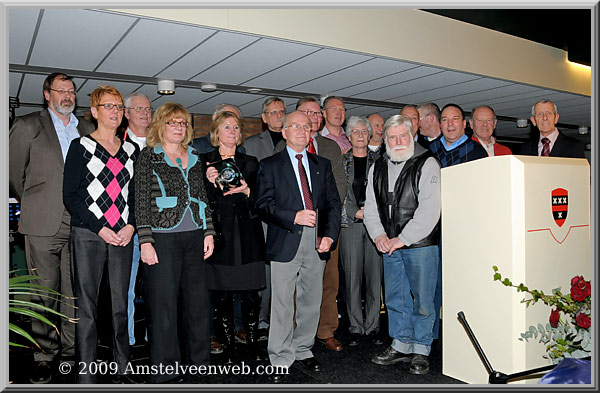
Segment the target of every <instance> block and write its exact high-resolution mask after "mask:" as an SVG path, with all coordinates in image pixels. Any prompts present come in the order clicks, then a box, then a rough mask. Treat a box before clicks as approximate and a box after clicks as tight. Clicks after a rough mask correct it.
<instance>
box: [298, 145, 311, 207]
mask: <svg viewBox="0 0 600 393" xmlns="http://www.w3.org/2000/svg"><path fill="white" fill-rule="evenodd" d="M296 158H297V159H298V173H299V174H300V184H301V185H302V195H304V207H305V208H306V210H312V209H313V203H312V196H311V195H310V188H309V187H308V177H307V176H306V170H304V165H302V154H296Z"/></svg>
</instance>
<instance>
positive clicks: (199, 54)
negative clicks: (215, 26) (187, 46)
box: [157, 31, 259, 80]
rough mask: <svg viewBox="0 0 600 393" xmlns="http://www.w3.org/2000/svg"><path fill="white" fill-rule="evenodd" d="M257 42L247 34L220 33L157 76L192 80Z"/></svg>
mask: <svg viewBox="0 0 600 393" xmlns="http://www.w3.org/2000/svg"><path fill="white" fill-rule="evenodd" d="M257 40H259V38H256V37H252V36H249V35H246V34H237V33H229V32H225V31H219V32H217V33H216V34H214V35H213V36H211V37H210V38H208V39H207V40H206V41H205V42H203V43H202V44H201V45H200V46H198V47H197V48H195V49H194V50H192V51H191V52H190V53H188V54H187V56H185V57H184V58H182V59H179V60H178V61H177V62H176V63H175V64H172V65H171V66H169V67H168V68H167V69H166V70H164V71H163V72H161V73H160V74H158V75H157V76H158V77H160V78H170V79H183V80H188V79H191V78H192V77H194V76H195V75H197V74H199V73H201V72H202V71H204V70H206V69H208V68H209V67H211V66H213V65H215V64H217V63H218V62H220V61H222V60H223V59H225V58H227V57H228V56H231V55H232V54H234V53H235V52H237V51H239V50H241V49H242V48H244V47H246V46H248V45H250V44H251V43H252V42H255V41H257ZM207 54H210V56H207Z"/></svg>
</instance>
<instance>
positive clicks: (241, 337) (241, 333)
mask: <svg viewBox="0 0 600 393" xmlns="http://www.w3.org/2000/svg"><path fill="white" fill-rule="evenodd" d="M235 342H236V343H241V344H246V331H245V330H244V328H241V329H240V330H238V331H237V332H235Z"/></svg>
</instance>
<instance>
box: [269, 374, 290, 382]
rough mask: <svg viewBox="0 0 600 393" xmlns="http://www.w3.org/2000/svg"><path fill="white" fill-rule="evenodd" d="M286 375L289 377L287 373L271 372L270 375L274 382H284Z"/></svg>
mask: <svg viewBox="0 0 600 393" xmlns="http://www.w3.org/2000/svg"><path fill="white" fill-rule="evenodd" d="M286 377H287V374H271V375H270V376H269V378H270V379H271V382H272V383H283V382H284V381H285V378H286Z"/></svg>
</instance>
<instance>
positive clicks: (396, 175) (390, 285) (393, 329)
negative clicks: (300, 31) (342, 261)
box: [364, 115, 441, 374]
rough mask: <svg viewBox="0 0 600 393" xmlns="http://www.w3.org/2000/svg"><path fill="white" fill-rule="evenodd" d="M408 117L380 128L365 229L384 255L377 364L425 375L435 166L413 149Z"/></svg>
mask: <svg viewBox="0 0 600 393" xmlns="http://www.w3.org/2000/svg"><path fill="white" fill-rule="evenodd" d="M412 131H413V130H412V124H411V121H410V119H409V118H407V117H405V116H402V115H395V116H392V117H391V118H389V119H388V120H387V121H386V122H385V124H384V127H383V139H384V141H385V146H386V153H385V154H384V155H382V156H381V157H379V158H378V159H377V161H375V163H374V164H373V166H372V167H371V169H370V170H369V175H368V182H367V195H366V201H365V210H364V217H365V218H364V223H365V226H366V227H367V231H368V232H369V236H371V238H372V239H373V241H374V242H375V245H376V247H377V249H378V250H379V251H380V252H382V253H383V267H384V269H383V270H384V280H385V300H386V305H387V309H388V322H389V323H388V325H389V334H390V337H392V339H393V341H392V344H391V345H390V347H388V348H387V349H386V350H385V351H383V352H382V353H380V354H377V355H375V356H373V357H372V358H371V361H372V362H373V363H376V364H381V365H390V364H394V363H397V362H410V369H409V372H410V373H412V374H427V373H428V372H429V360H428V356H429V353H430V351H431V343H432V341H433V323H434V319H435V309H434V303H433V296H434V294H435V285H436V279H437V270H438V263H439V251H438V244H439V231H440V224H439V220H440V208H441V199H440V165H439V163H438V161H437V160H436V159H435V158H434V157H433V156H432V154H431V152H430V151H427V150H425V149H424V148H423V147H421V146H419V145H415V141H414V138H413V136H412Z"/></svg>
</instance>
